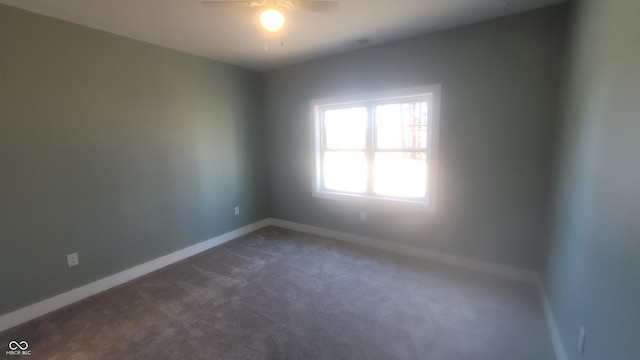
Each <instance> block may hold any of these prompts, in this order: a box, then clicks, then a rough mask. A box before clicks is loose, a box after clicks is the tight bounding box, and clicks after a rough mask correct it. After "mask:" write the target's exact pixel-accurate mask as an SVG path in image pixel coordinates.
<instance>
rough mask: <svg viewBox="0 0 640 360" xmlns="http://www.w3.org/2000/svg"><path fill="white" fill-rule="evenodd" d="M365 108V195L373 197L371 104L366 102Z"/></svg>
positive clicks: (373, 132)
mask: <svg viewBox="0 0 640 360" xmlns="http://www.w3.org/2000/svg"><path fill="white" fill-rule="evenodd" d="M366 106H367V135H366V136H367V140H366V142H365V144H366V149H365V154H366V157H367V194H368V195H373V160H374V156H375V155H374V136H375V131H374V117H373V103H371V102H368V103H367V104H366Z"/></svg>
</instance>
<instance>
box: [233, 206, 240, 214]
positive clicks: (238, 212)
mask: <svg viewBox="0 0 640 360" xmlns="http://www.w3.org/2000/svg"><path fill="white" fill-rule="evenodd" d="M234 211H235V214H236V215H240V206H236V208H235V209H234Z"/></svg>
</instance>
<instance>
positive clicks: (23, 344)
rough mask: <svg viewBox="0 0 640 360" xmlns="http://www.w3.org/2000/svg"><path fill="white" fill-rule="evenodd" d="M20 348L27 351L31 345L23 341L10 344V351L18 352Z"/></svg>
mask: <svg viewBox="0 0 640 360" xmlns="http://www.w3.org/2000/svg"><path fill="white" fill-rule="evenodd" d="M18 348H19V349H20V350H27V348H29V343H28V342H26V341H24V340H22V341H20V342H17V341H12V342H10V343H9V349H11V350H18Z"/></svg>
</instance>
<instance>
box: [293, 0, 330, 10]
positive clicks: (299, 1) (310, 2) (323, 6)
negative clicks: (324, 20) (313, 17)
mask: <svg viewBox="0 0 640 360" xmlns="http://www.w3.org/2000/svg"><path fill="white" fill-rule="evenodd" d="M285 1H287V2H289V3H291V5H292V10H296V11H314V12H336V11H338V9H339V8H340V3H339V2H338V1H314V0H285Z"/></svg>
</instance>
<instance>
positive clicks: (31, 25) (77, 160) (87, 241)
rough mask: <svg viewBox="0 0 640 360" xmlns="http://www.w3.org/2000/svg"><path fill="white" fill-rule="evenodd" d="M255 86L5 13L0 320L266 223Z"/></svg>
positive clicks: (96, 34)
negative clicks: (236, 209) (72, 259)
mask: <svg viewBox="0 0 640 360" xmlns="http://www.w3.org/2000/svg"><path fill="white" fill-rule="evenodd" d="M260 84H261V78H260V75H259V74H257V73H253V72H250V71H246V70H242V69H239V68H236V67H233V66H229V65H224V64H220V63H216V62H213V61H210V60H205V59H202V58H198V57H195V56H190V55H186V54H181V53H178V52H175V51H171V50H167V49H164V48H160V47H156V46H153V45H148V44H144V43H141V42H137V41H133V40H129V39H125V38H122V37H118V36H115V35H110V34H107V33H104V32H100V31H95V30H91V29H88V28H84V27H81V26H77V25H73V24H70V23H66V22H62V21H58V20H54V19H51V18H47V17H43V16H39V15H35V14H31V13H27V12H24V11H21V10H17V9H14V8H10V7H6V6H2V5H0V169H1V170H0V171H1V175H0V247H1V251H0V252H1V254H2V255H1V260H0V274H2V276H0V289H1V290H0V314H3V313H7V312H9V311H11V310H15V309H17V308H20V307H23V306H26V305H28V304H30V303H33V302H36V301H38V300H42V299H44V298H47V297H49V296H52V295H55V294H58V293H61V292H63V291H65V290H69V289H72V288H75V287H77V286H80V285H83V284H85V283H88V282H91V281H93V280H96V279H99V278H102V277H105V276H107V275H110V274H113V273H115V272H117V271H121V270H124V269H126V268H129V267H131V266H134V265H137V264H140V263H142V262H144V261H147V260H151V259H154V258H157V257H159V256H161V255H163V254H167V253H169V252H172V251H175V250H178V249H181V248H184V247H186V246H189V245H191V244H194V243H197V242H200V241H203V240H207V239H210V238H212V237H214V236H216V235H219V234H221V233H224V232H227V231H229V230H232V229H235V228H238V227H240V226H243V225H246V224H248V223H251V222H254V221H256V220H259V219H262V218H264V217H266V216H267V208H266V205H267V203H266V196H265V193H266V192H265V188H264V185H263V184H264V178H265V175H264V169H265V166H264V161H263V160H264V159H262V155H261V154H263V153H264V152H263V151H262V148H263V146H264V140H263V134H262V133H263V129H262V128H261V126H262V125H261V124H262V120H261V109H260V106H261V101H262V100H261V96H262V94H261V89H260ZM234 205H240V207H241V209H242V213H241V215H240V216H237V217H236V216H234V214H233V206H234ZM71 252H78V253H79V254H80V266H78V267H74V268H70V269H69V268H67V266H66V258H65V255H66V254H68V253H71Z"/></svg>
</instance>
